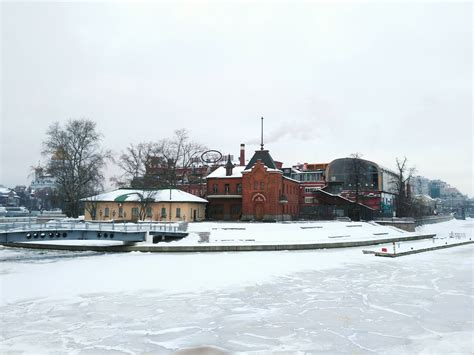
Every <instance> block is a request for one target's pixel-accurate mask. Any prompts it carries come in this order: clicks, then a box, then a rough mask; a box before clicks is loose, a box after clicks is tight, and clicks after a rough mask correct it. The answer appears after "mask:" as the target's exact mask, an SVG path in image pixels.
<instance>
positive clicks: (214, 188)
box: [212, 184, 217, 194]
mask: <svg viewBox="0 0 474 355" xmlns="http://www.w3.org/2000/svg"><path fill="white" fill-rule="evenodd" d="M212 192H214V193H215V194H216V193H217V184H214V185H212Z"/></svg>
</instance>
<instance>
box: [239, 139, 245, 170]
mask: <svg viewBox="0 0 474 355" xmlns="http://www.w3.org/2000/svg"><path fill="white" fill-rule="evenodd" d="M240 166H245V144H241V145H240Z"/></svg>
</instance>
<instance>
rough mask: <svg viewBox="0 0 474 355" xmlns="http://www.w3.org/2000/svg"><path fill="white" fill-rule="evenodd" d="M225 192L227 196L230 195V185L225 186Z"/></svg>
mask: <svg viewBox="0 0 474 355" xmlns="http://www.w3.org/2000/svg"><path fill="white" fill-rule="evenodd" d="M224 192H225V193H226V194H228V193H229V192H230V185H229V184H225V185H224Z"/></svg>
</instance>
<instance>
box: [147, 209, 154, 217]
mask: <svg viewBox="0 0 474 355" xmlns="http://www.w3.org/2000/svg"><path fill="white" fill-rule="evenodd" d="M152 215H153V211H152V209H151V207H147V208H146V216H147V217H151V216H152Z"/></svg>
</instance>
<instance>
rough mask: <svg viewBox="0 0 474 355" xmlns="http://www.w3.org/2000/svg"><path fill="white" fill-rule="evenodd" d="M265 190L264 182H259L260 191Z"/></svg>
mask: <svg viewBox="0 0 474 355" xmlns="http://www.w3.org/2000/svg"><path fill="white" fill-rule="evenodd" d="M264 188H265V183H264V182H261V183H260V190H263V189H264Z"/></svg>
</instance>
